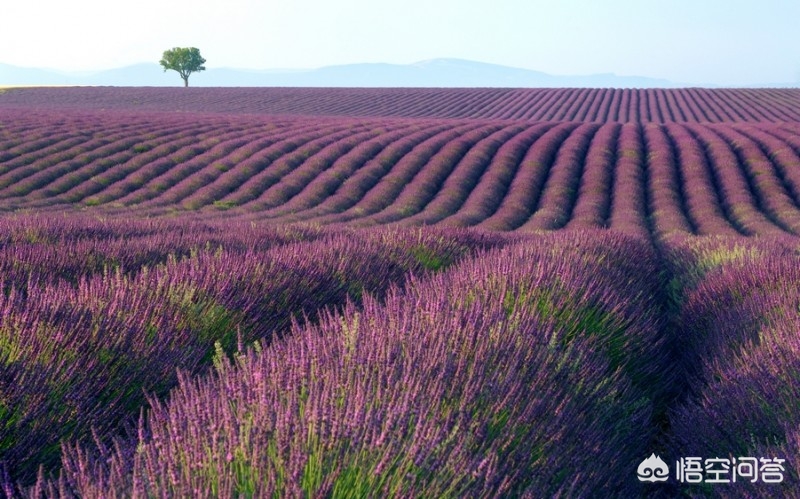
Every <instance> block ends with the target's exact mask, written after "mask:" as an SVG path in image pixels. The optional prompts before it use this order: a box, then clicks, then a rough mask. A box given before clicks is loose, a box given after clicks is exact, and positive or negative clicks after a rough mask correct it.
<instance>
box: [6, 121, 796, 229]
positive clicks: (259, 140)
mask: <svg viewBox="0 0 800 499" xmlns="http://www.w3.org/2000/svg"><path fill="white" fill-rule="evenodd" d="M0 117H2V128H0V209H2V210H4V211H13V210H28V209H34V210H63V209H65V208H68V207H77V208H81V209H95V210H102V211H103V212H107V213H114V212H130V210H131V209H133V210H136V211H137V212H138V213H142V214H149V215H155V214H168V213H191V212H194V213H196V215H197V216H198V217H202V218H204V219H211V218H225V219H229V218H232V217H241V218H243V219H247V220H265V221H266V220H268V221H270V222H275V223H286V222H310V223H315V224H348V225H358V226H370V225H384V224H398V225H442V226H451V227H478V228H482V229H492V230H504V231H507V230H518V231H522V232H528V231H536V230H558V229H562V228H570V229H574V228H612V229H616V230H620V231H623V232H628V233H637V234H652V235H654V236H657V237H665V236H667V235H669V234H674V233H680V234H687V235H689V234H698V235H704V234H727V235H747V236H750V235H777V234H791V235H798V234H800V171H799V170H798V168H797V165H800V140H798V136H799V134H798V132H800V129H799V128H798V125H797V124H795V123H774V124H705V125H701V124H693V123H668V124H655V123H649V124H630V123H628V124H619V123H605V124H600V123H579V122H541V123H523V122H519V121H498V120H490V121H485V120H438V119H389V118H320V117H317V118H301V117H264V116H219V115H209V114H188V115H187V114H181V113H178V114H165V113H127V112H116V113H102V112H97V111H95V112H86V111H70V112H67V111H53V110H49V111H45V110H30V109H29V110H24V111H23V110H13V109H3V110H0Z"/></svg>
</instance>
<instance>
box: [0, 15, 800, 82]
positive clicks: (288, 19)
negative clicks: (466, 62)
mask: <svg viewBox="0 0 800 499" xmlns="http://www.w3.org/2000/svg"><path fill="white" fill-rule="evenodd" d="M1 1H2V2H3V3H4V4H5V5H3V6H2V9H0V10H1V11H2V14H1V15H0V63H5V64H12V65H16V66H23V67H39V68H48V69H59V70H64V71H78V70H80V71H92V70H102V69H111V68H118V67H123V66H128V65H132V64H138V63H142V62H153V63H157V62H158V61H159V59H160V58H161V54H162V53H163V51H164V50H166V49H169V48H172V47H178V46H180V47H197V48H199V49H200V52H201V54H202V55H203V57H205V58H206V60H207V63H206V67H207V68H209V69H210V68H221V67H228V68H239V69H287V68H296V69H311V68H318V67H323V66H330V65H338V64H351V63H365V62H384V63H393V64H410V63H414V62H419V61H423V60H428V59H435V58H461V59H470V60H475V61H480V62H487V63H494V64H501V65H506V66H513V67H518V68H525V69H533V70H537V71H543V72H546V73H551V74H558V75H586V74H596V73H616V74H618V75H630V76H633V75H635V76H646V77H652V78H665V79H669V80H671V81H673V82H676V83H686V84H695V85H702V84H708V85H731V86H746V85H758V84H765V83H791V82H800V29H798V22H800V1H798V0H609V1H602V0H491V1H487V0H483V1H480V2H477V1H470V0H280V1H279V0H261V1H259V0H224V1H223V0H214V1H206V0H136V1H132V0H129V1H127V2H113V1H112V2H109V1H108V0H70V1H64V0H24V1H22V0H16V1H14V0H1Z"/></svg>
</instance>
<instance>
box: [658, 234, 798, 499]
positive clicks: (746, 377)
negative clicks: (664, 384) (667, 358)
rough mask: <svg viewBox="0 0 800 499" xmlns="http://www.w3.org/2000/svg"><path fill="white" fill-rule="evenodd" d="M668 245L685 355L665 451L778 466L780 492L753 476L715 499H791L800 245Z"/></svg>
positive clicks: (719, 242) (781, 240) (785, 241)
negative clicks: (758, 498) (757, 498)
mask: <svg viewBox="0 0 800 499" xmlns="http://www.w3.org/2000/svg"><path fill="white" fill-rule="evenodd" d="M672 244H673V248H672V251H674V253H673V254H672V255H670V260H671V261H673V262H676V265H677V269H678V271H679V272H678V273H677V274H676V275H677V276H678V277H679V278H680V279H681V280H682V281H683V283H684V285H685V287H684V289H683V291H682V293H681V294H680V296H679V297H678V300H677V302H678V303H679V305H680V306H679V309H678V310H679V315H678V319H677V324H676V326H677V328H678V329H679V331H680V332H681V335H682V337H683V338H685V339H684V341H683V343H684V349H685V350H684V354H683V355H682V357H681V360H682V365H681V366H680V367H679V369H680V371H681V372H682V373H683V374H682V376H681V377H680V379H681V380H683V384H684V386H683V387H682V388H681V389H680V390H679V391H681V392H683V394H684V396H683V397H682V399H681V400H682V403H681V404H680V405H678V406H676V407H675V408H673V410H672V411H671V414H670V433H669V437H668V438H669V442H670V452H671V453H672V454H673V455H676V456H678V455H680V456H689V455H692V456H708V457H720V458H726V459H731V458H736V459H739V458H740V457H756V458H757V459H760V458H764V459H768V460H770V461H772V460H774V459H776V458H777V459H782V460H784V461H781V462H776V464H780V470H781V476H782V481H781V483H780V484H768V483H765V481H764V480H763V477H762V479H761V480H759V479H758V478H757V477H756V480H754V481H750V480H749V479H748V480H740V481H739V483H737V484H736V490H735V491H734V490H733V485H732V486H731V490H729V491H728V490H723V491H722V492H721V494H722V495H723V496H732V494H734V492H735V493H736V494H740V495H741V494H745V495H747V494H752V495H764V494H769V495H771V496H782V497H797V484H798V480H800V462H799V461H797V456H798V455H800V454H798V453H797V451H798V445H797V444H798V440H797V429H798V427H800V410H798V408H800V391H798V386H797V379H798V377H800V343H799V342H798V335H797V331H798V330H800V329H799V328H800V308H798V305H800V295H798V290H800V271H798V269H800V243H798V241H797V239H794V238H786V237H783V238H777V239H766V240H757V241H748V240H746V239H741V238H737V239H733V238H730V239H717V240H708V239H703V240H695V239H694V238H686V239H684V240H682V241H679V240H676V241H675V242H673V243H672ZM687 262H691V263H688V264H687ZM758 464H759V465H758V466H757V468H760V467H761V464H762V463H761V462H759V463H758ZM728 478H730V477H728ZM687 490H691V487H689V488H687Z"/></svg>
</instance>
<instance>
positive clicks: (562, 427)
mask: <svg viewBox="0 0 800 499" xmlns="http://www.w3.org/2000/svg"><path fill="white" fill-rule="evenodd" d="M0 212H2V214H1V215H0V253H2V254H3V257H2V258H0V285H2V289H3V293H2V294H0V485H1V487H0V490H2V491H3V493H4V494H5V495H7V496H9V497H266V496H276V497H298V496H305V497H320V496H322V497H420V496H421V497H509V496H511V497H644V496H648V497H649V496H660V497H680V496H684V497H694V496H698V497H800V239H798V237H799V236H800V91H797V90H768V89H736V90H733V89H720V90H709V89H676V90H634V89H625V90H609V89H524V90H523V89H289V88H283V89H281V88H275V89H209V88H206V89H194V88H190V89H160V88H50V89H45V88H25V89H22V88H18V89H7V90H3V91H0ZM651 454H655V455H658V456H660V457H661V458H663V461H664V462H665V463H666V464H667V465H668V466H669V470H670V475H669V479H668V480H665V481H659V482H648V481H642V480H641V476H637V470H638V469H639V466H640V464H641V463H642V462H643V461H644V460H645V459H646V458H647V457H648V456H650V455H651ZM693 456H694V457H698V458H700V459H701V460H705V459H710V460H715V459H718V460H728V464H732V463H735V462H739V463H743V462H744V463H747V461H746V459H748V458H756V459H757V460H756V461H755V464H753V465H750V466H749V467H748V465H742V464H740V465H739V466H735V465H733V466H731V467H729V468H725V469H726V470H727V471H725V472H722V471H719V464H720V463H721V461H720V462H717V465H718V466H717V468H715V469H712V468H710V467H709V468H705V469H700V470H697V469H689V471H690V473H693V474H687V475H686V476H684V477H683V478H681V476H680V475H679V474H677V473H676V471H678V470H676V467H677V466H676V462H677V461H678V460H681V459H682V458H691V457H693ZM734 459H737V460H740V461H733V460H734ZM741 459H745V461H741ZM759 459H760V460H759ZM701 462H702V461H701ZM712 464H713V463H712ZM715 470H716V471H715ZM651 471H652V470H651ZM684 471H685V470H684ZM737 472H739V473H740V476H739V477H738V480H735V483H719V482H718V483H714V482H713V480H711V479H713V478H717V479H722V480H724V479H728V481H729V482H730V481H731V479H733V478H735V477H734V475H735V473H737ZM746 472H749V474H748V473H746ZM698 476H700V477H701V478H702V479H700V480H697V479H694V480H693V479H692V477H694V478H697V477H698ZM687 477H688V479H687ZM778 478H780V480H778Z"/></svg>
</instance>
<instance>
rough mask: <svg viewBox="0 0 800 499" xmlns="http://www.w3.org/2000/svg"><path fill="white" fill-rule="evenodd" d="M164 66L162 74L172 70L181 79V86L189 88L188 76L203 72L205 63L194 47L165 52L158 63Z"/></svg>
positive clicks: (177, 48)
mask: <svg viewBox="0 0 800 499" xmlns="http://www.w3.org/2000/svg"><path fill="white" fill-rule="evenodd" d="M159 62H160V63H161V65H162V66H164V72H166V71H167V70H168V69H172V70H175V71H177V72H178V74H179V75H181V78H183V86H184V87H188V86H189V75H190V74H192V73H195V72H197V71H205V69H206V68H205V66H203V64H204V63H205V62H206V60H205V59H203V56H201V55H200V50H198V49H196V48H195V47H188V48H187V47H175V48H174V49H171V50H165V51H164V55H163V56H162V57H161V61H159Z"/></svg>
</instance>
